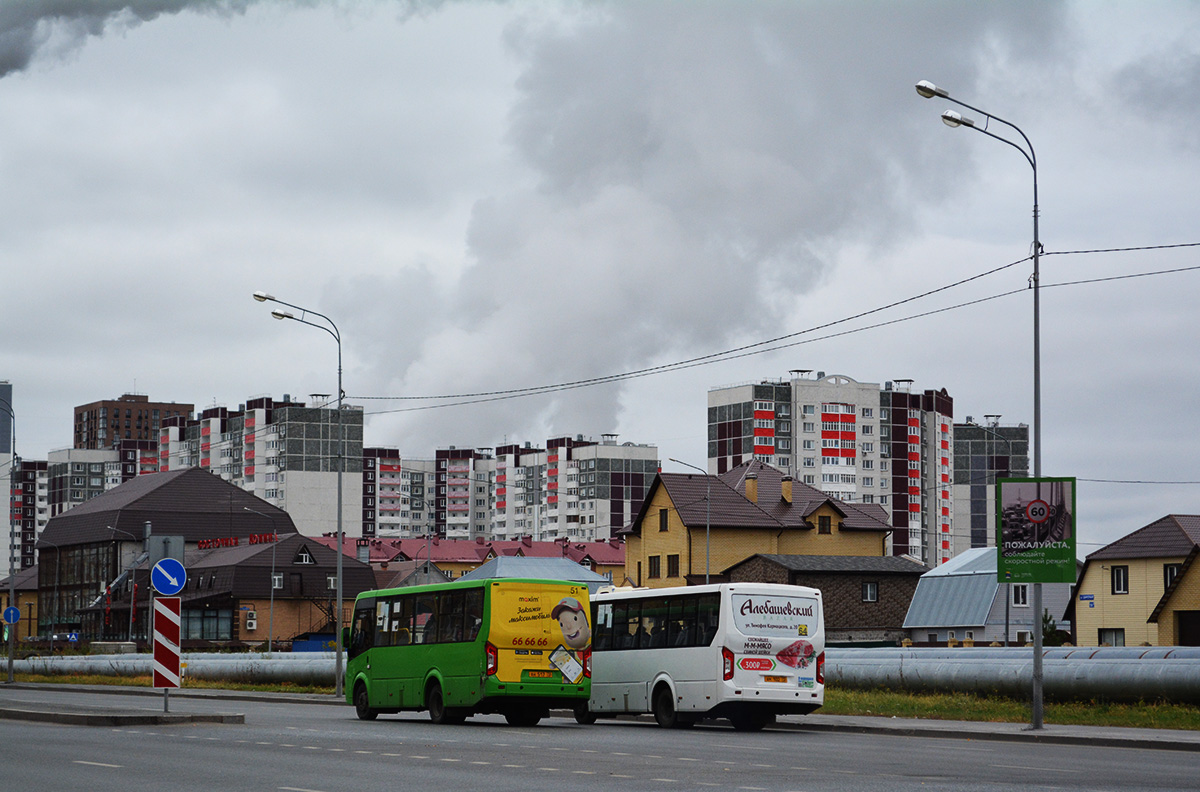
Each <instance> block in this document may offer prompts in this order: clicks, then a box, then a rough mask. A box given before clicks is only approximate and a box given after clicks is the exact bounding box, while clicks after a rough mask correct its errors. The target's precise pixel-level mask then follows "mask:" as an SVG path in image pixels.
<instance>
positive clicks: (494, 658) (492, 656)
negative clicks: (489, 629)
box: [483, 641, 500, 676]
mask: <svg viewBox="0 0 1200 792" xmlns="http://www.w3.org/2000/svg"><path fill="white" fill-rule="evenodd" d="M483 653H484V657H485V658H486V659H487V662H486V666H485V672H486V673H487V675H488V676H495V674H496V666H498V665H500V653H499V652H498V651H496V647H495V646H493V645H492V643H491V641H488V642H486V643H484V645H483Z"/></svg>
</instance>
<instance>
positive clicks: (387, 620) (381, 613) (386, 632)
mask: <svg viewBox="0 0 1200 792" xmlns="http://www.w3.org/2000/svg"><path fill="white" fill-rule="evenodd" d="M375 613H376V616H375V645H376V646H391V645H392V619H391V616H392V603H391V602H390V601H389V600H385V599H381V600H376V601H375Z"/></svg>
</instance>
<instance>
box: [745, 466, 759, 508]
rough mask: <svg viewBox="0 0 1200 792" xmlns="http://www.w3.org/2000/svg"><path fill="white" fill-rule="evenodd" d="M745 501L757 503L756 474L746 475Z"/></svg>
mask: <svg viewBox="0 0 1200 792" xmlns="http://www.w3.org/2000/svg"><path fill="white" fill-rule="evenodd" d="M746 500H748V501H750V502H751V503H758V474H757V473H747V474H746Z"/></svg>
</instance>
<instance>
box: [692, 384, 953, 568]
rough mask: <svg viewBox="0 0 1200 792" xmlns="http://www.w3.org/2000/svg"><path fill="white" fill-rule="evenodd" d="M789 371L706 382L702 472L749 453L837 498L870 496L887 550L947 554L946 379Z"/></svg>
mask: <svg viewBox="0 0 1200 792" xmlns="http://www.w3.org/2000/svg"><path fill="white" fill-rule="evenodd" d="M793 374H794V376H793V377H792V378H790V379H786V380H784V379H780V380H761V381H759V382H751V383H745V384H740V385H729V386H722V387H717V388H712V389H710V390H709V392H708V469H709V472H710V473H716V474H721V473H725V472H726V471H728V470H732V469H733V468H735V467H737V466H738V465H740V464H742V463H744V462H747V461H750V460H751V459H755V460H758V461H760V462H763V463H765V464H769V465H771V466H773V467H775V468H777V469H779V470H782V471H783V472H785V473H788V474H790V475H792V476H793V477H795V478H796V479H799V480H800V481H802V482H803V483H805V484H808V485H810V486H813V487H817V488H818V489H820V490H822V491H823V492H826V493H828V494H829V495H831V496H833V497H835V498H838V499H840V500H844V501H847V502H851V503H855V502H857V503H876V504H879V505H881V506H884V507H885V508H886V509H887V510H888V512H889V513H890V515H891V524H892V527H893V529H894V530H893V534H892V553H893V554H894V555H910V556H912V557H913V558H916V559H918V560H920V561H922V562H923V563H926V564H928V565H930V566H935V565H937V564H939V563H941V562H942V561H943V560H948V559H949V558H950V556H951V555H952V553H951V547H950V536H951V521H952V511H953V498H952V491H951V475H952V471H953V469H954V452H953V446H952V440H953V435H952V431H953V412H954V402H953V400H952V399H951V398H950V396H949V395H948V394H947V393H946V391H945V389H942V390H940V391H933V390H926V391H923V392H913V391H912V388H911V385H912V382H911V381H910V380H897V381H895V382H885V383H884V384H883V385H882V387H881V386H880V385H879V384H878V383H870V382H858V381H856V380H853V379H851V378H850V377H847V376H844V375H840V374H834V375H830V376H826V375H825V373H824V372H818V373H817V375H816V377H815V378H813V377H810V376H808V374H809V372H800V371H797V372H793Z"/></svg>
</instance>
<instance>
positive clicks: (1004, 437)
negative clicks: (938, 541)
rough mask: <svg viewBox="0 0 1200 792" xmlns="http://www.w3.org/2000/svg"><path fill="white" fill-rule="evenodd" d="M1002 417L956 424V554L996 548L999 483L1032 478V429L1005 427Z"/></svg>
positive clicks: (991, 416) (953, 544)
mask: <svg viewBox="0 0 1200 792" xmlns="http://www.w3.org/2000/svg"><path fill="white" fill-rule="evenodd" d="M999 419H1000V416H999V415H988V416H985V417H984V423H982V424H979V423H976V422H975V421H974V420H973V419H972V417H971V416H969V415H968V416H967V419H966V423H956V424H955V425H954V489H953V491H952V493H951V497H952V498H953V501H954V519H953V521H952V523H951V524H952V525H953V534H952V537H951V542H950V546H951V550H952V553H951V554H952V555H958V554H959V553H960V552H962V551H963V550H967V549H969V548H972V547H993V546H995V544H996V479H997V478H1024V477H1027V476H1028V475H1029V426H1028V425H1027V424H1014V425H1009V426H1002V425H1001V424H1000V421H999Z"/></svg>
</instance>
